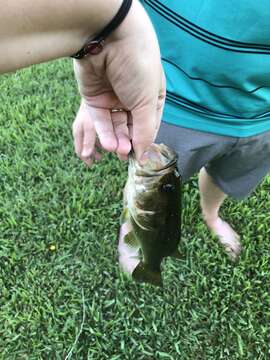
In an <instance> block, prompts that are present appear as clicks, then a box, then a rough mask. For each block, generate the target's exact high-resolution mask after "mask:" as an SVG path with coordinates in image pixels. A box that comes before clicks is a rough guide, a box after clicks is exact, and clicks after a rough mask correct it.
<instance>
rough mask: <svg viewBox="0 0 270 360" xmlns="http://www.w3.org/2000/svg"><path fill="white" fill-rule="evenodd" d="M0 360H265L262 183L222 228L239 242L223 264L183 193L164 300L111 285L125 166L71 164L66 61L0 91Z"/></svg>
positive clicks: (121, 283)
mask: <svg viewBox="0 0 270 360" xmlns="http://www.w3.org/2000/svg"><path fill="white" fill-rule="evenodd" d="M0 103H1V108H0V129H1V130H0V132H1V137H0V195H1V202H0V219H1V223H0V359H1V360H2V359H3V360H13V359H14V360H15V359H16V360H17V359H18V360H22V359H27V360H38V359H48V360H50V359H53V360H54V359H65V358H68V359H81V360H84V359H85V360H86V359H89V360H90V359H93V360H106V359H109V360H116V359H119V360H133V359H134V360H151V359H152V360H159V359H160V360H162V359H172V360H174V359H176V360H177V359H180V360H219V359H228V360H237V359H244V360H248V359H250V360H255V359H256V360H261V359H270V347H269V344H270V293H269V290H270V241H269V240H270V230H269V228H270V213H269V207H270V194H269V188H270V177H268V178H267V179H265V181H264V182H263V183H262V184H261V186H260V187H259V188H258V189H257V191H256V192H255V193H253V195H252V196H251V197H250V198H249V199H248V200H246V201H243V202H240V203H236V202H232V201H227V202H226V205H225V207H224V209H223V216H224V218H226V219H227V220H228V221H230V222H231V223H232V224H233V226H234V227H235V228H236V229H237V230H238V232H239V233H240V234H241V236H242V244H243V247H244V250H243V253H242V255H241V258H240V260H239V261H238V262H237V263H236V264H232V263H231V262H230V261H229V260H228V259H227V257H226V255H225V253H224V252H223V250H222V248H221V247H220V246H219V245H218V243H217V241H216V239H215V238H213V237H211V236H210V235H209V233H208V232H207V230H206V227H205V226H204V225H203V223H202V221H201V217H200V212H199V205H198V189H197V185H196V181H195V180H196V179H193V180H192V181H191V182H190V183H189V184H187V185H186V186H185V188H184V213H183V224H184V226H183V237H182V241H181V245H180V252H181V253H182V259H181V260H171V259H167V260H166V261H165V262H164V284H165V286H164V288H163V289H159V288H154V287H152V286H150V285H139V284H135V283H134V282H132V281H131V280H128V279H126V278H125V277H123V275H122V274H121V273H120V271H119V269H118V262H117V232H118V226H119V225H118V224H119V216H120V212H121V197H122V188H123V184H124V182H125V179H126V164H125V163H121V162H120V161H118V160H117V159H116V158H115V157H114V156H113V155H111V154H109V155H106V156H105V157H104V160H103V161H102V162H101V163H100V164H99V165H95V166H94V167H93V168H91V169H88V168H86V167H84V165H83V164H82V163H81V162H80V161H79V160H78V159H77V158H76V157H75V155H74V152H73V144H72V136H71V124H72V121H73V118H74V114H75V113H76V109H77V107H78V104H79V97H78V95H77V90H76V84H75V81H74V79H73V75H72V67H71V62H70V61H69V60H62V61H57V62H54V63H50V64H44V65H39V66H35V67H32V68H29V69H26V70H22V71H19V72H17V73H15V74H13V75H5V76H2V77H1V82H0Z"/></svg>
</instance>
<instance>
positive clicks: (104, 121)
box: [89, 107, 117, 152]
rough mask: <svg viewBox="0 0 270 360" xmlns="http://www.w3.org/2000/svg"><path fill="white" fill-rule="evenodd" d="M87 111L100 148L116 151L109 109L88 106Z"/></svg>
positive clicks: (115, 140)
mask: <svg viewBox="0 0 270 360" xmlns="http://www.w3.org/2000/svg"><path fill="white" fill-rule="evenodd" d="M89 112H90V114H91V117H92V119H93V122H94V126H95V130H96V133H97V135H98V138H99V141H100V144H101V146H102V148H103V149H104V150H106V151H109V152H114V151H116V149H117V139H116V136H115V133H114V128H113V124H112V118H111V113H110V111H109V110H106V109H98V108H94V107H89Z"/></svg>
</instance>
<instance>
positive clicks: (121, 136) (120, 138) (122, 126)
mask: <svg viewBox="0 0 270 360" xmlns="http://www.w3.org/2000/svg"><path fill="white" fill-rule="evenodd" d="M127 121H128V114H127V112H126V111H121V112H114V113H112V122H113V127H114V132H115V135H116V138H117V149H116V153H117V155H118V157H119V159H121V160H127V158H128V154H129V152H130V150H131V142H130V137H129V129H128V124H127Z"/></svg>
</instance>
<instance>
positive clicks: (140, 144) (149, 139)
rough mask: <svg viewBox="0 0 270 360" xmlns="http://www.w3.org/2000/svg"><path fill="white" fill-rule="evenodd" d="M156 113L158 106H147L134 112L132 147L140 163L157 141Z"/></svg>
mask: <svg viewBox="0 0 270 360" xmlns="http://www.w3.org/2000/svg"><path fill="white" fill-rule="evenodd" d="M156 112H157V110H156V104H154V105H146V106H143V107H140V108H137V109H135V110H133V111H132V123H133V129H132V145H133V149H134V151H135V155H136V159H137V160H138V161H140V158H141V156H142V155H143V153H144V152H145V151H146V150H147V148H148V147H149V146H150V145H151V144H152V143H153V141H154V139H155V134H156V127H157V114H156Z"/></svg>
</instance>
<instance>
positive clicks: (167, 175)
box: [118, 144, 181, 286]
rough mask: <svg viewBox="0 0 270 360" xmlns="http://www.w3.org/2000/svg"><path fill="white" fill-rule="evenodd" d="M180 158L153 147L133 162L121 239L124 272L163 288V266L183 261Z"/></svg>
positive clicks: (125, 198)
mask: <svg viewBox="0 0 270 360" xmlns="http://www.w3.org/2000/svg"><path fill="white" fill-rule="evenodd" d="M176 162H177V155H176V154H175V152H174V151H173V150H171V149H170V148H168V147H167V146H166V145H163V144H160V145H156V144H152V145H151V147H150V148H149V150H148V151H147V153H145V155H144V160H143V161H142V163H141V164H139V163H138V162H137V161H136V159H135V157H134V156H133V155H131V156H130V159H129V169H128V180H127V183H126V186H125V189H124V209H123V212H122V217H121V229H120V236H119V245H118V252H119V263H120V266H121V268H122V270H123V271H124V272H125V273H127V274H129V275H131V276H132V278H133V279H135V280H136V281H139V282H147V283H151V284H153V285H157V286H162V277H161V262H162V260H163V259H164V258H165V257H167V256H174V257H180V254H179V252H178V244H179V241H180V236H181V179H180V176H179V173H178V171H177V167H176Z"/></svg>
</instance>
